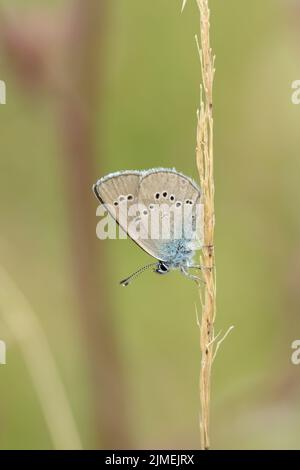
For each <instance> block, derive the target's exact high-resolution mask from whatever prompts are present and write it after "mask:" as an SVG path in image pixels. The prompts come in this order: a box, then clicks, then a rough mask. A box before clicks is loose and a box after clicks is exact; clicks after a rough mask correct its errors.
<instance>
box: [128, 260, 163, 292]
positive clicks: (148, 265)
mask: <svg viewBox="0 0 300 470" xmlns="http://www.w3.org/2000/svg"><path fill="white" fill-rule="evenodd" d="M153 266H157V263H151V264H147V265H146V266H143V267H142V268H141V269H139V270H138V271H136V272H135V273H133V274H131V275H130V276H128V277H126V279H123V280H122V281H120V284H121V286H124V287H126V286H128V284H129V283H130V282H131V281H133V279H135V278H136V277H137V276H139V275H140V274H142V273H143V272H144V271H146V270H147V269H150V268H152V267H153Z"/></svg>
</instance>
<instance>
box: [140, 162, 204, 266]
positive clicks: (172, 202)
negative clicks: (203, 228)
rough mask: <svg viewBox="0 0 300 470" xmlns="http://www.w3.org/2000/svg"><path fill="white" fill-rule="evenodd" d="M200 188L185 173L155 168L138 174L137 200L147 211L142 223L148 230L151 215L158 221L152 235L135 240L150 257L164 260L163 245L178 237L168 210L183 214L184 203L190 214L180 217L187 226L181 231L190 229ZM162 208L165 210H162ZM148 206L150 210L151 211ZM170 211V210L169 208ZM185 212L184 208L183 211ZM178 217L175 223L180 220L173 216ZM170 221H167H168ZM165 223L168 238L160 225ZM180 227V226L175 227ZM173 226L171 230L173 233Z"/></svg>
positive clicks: (187, 231) (189, 230)
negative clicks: (156, 208)
mask: <svg viewBox="0 0 300 470" xmlns="http://www.w3.org/2000/svg"><path fill="white" fill-rule="evenodd" d="M200 196H201V192H200V188H199V187H198V186H197V185H196V183H195V182H194V181H193V180H191V179H190V178H188V177H187V176H185V175H183V174H181V173H178V172H177V171H176V170H172V169H165V168H158V169H153V170H149V171H147V172H146V173H145V174H144V175H142V177H141V180H140V183H139V188H138V194H137V200H138V203H139V204H143V205H144V206H145V207H146V210H147V211H148V214H147V216H146V215H145V217H144V218H143V220H142V222H143V223H144V224H145V225H146V226H147V229H148V231H149V232H150V230H151V227H153V225H151V223H152V222H151V218H152V219H153V217H156V219H155V223H156V224H157V223H158V233H157V231H156V236H155V237H153V236H150V235H149V237H148V238H147V239H142V240H140V241H139V244H140V246H141V247H142V248H143V249H144V250H145V251H147V252H148V253H149V254H151V255H152V256H153V257H155V258H157V259H159V260H161V261H168V259H167V258H168V256H167V253H166V251H165V250H164V246H165V245H166V244H168V242H170V239H171V240H172V239H174V238H175V237H177V236H178V233H179V232H180V231H179V232H178V231H177V230H176V229H177V228H178V227H176V222H175V226H174V224H172V220H171V221H170V220H168V217H170V215H168V214H170V212H169V209H170V208H172V210H174V214H176V210H177V209H178V211H179V210H180V211H181V213H183V212H182V211H183V210H186V207H184V206H186V205H188V209H189V211H190V217H187V218H185V219H184V221H185V223H186V224H187V225H190V227H188V226H186V227H185V229H184V230H183V232H184V233H185V234H187V233H189V232H192V230H193V228H192V224H193V221H194V219H195V217H196V215H195V214H196V213H195V210H196V204H198V203H199V202H200ZM158 205H159V213H158V214H157V213H156V214H155V208H154V209H153V206H154V207H158ZM164 207H165V209H166V210H164ZM151 209H152V210H151ZM171 213H172V211H171ZM187 213H188V211H187ZM177 220H179V222H178V223H182V220H183V219H181V218H180V217H179V218H177V219H176V221H177ZM170 222H171V223H170ZM166 224H169V227H170V229H171V232H169V237H167V238H165V234H164V230H163V227H164V225H166ZM179 228H180V229H181V230H182V227H179ZM174 229H175V232H176V233H174Z"/></svg>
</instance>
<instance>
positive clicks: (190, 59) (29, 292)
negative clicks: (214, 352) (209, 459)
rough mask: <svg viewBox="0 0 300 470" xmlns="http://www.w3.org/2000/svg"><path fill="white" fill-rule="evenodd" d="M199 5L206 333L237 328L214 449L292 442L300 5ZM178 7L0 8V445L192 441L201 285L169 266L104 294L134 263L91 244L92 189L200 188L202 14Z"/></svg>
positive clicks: (135, 255)
mask: <svg viewBox="0 0 300 470" xmlns="http://www.w3.org/2000/svg"><path fill="white" fill-rule="evenodd" d="M210 3H211V13H212V31H211V34H212V44H213V48H214V51H215V54H216V56H217V60H216V68H217V74H216V83H215V96H214V106H215V107H214V109H215V180H216V222H217V225H216V255H217V278H218V279H217V280H218V288H217V291H218V300H217V306H218V313H217V324H216V332H218V331H219V330H221V329H222V331H223V332H225V331H226V330H227V329H228V327H230V326H231V325H234V326H235V329H234V331H233V332H232V333H231V335H230V336H229V337H228V338H227V340H226V341H225V342H224V343H223V345H222V347H221V349H220V352H219V354H218V356H217V359H216V361H215V363H214V371H213V390H212V394H213V395H212V396H213V398H212V423H211V427H212V446H213V448H223V449H224V448H225V449H255V448H257V449H266V448H273V449H279V448H300V402H299V392H300V366H298V367H297V366H294V365H292V364H291V360H290V358H291V352H292V350H291V343H292V341H294V340H295V339H300V320H299V311H300V289H299V278H300V241H299V240H300V238H299V234H300V218H299V209H298V203H299V198H300V185H299V174H300V160H299V145H300V133H299V122H300V106H296V105H293V104H292V102H291V94H292V90H291V84H292V82H293V81H294V80H297V79H300V2H299V1H298V0H289V1H287V0H264V1H263V2H262V1H261V0H252V1H251V2H245V1H241V0H226V2H224V1H218V0H211V2H210ZM180 10H181V0H152V1H151V2H150V1H146V0H144V1H140V0H107V1H104V0H101V1H97V2H95V1H94V0H91V1H82V0H73V1H71V0H70V1H69V2H63V1H60V2H58V1H57V2H53V0H52V1H50V0H47V1H45V0H43V1H41V0H39V1H33V0H30V1H29V0H26V2H25V1H21V0H18V1H17V0H10V1H8V0H7V1H3V0H2V2H1V8H0V30H1V32H0V79H1V80H5V82H6V86H7V104H6V105H1V106H0V122H1V134H0V135H1V137H0V151H1V171H0V194H1V197H0V213H1V234H0V242H1V243H0V266H1V269H0V297H1V300H0V339H1V340H4V341H5V342H6V344H7V364H6V365H0V421H1V426H0V448H2V449H19V448H21V449H29V448H30V449H40V448H47V449H48V448H50V449H52V448H64V447H78V446H79V442H78V439H79V438H78V434H79V436H80V440H81V445H82V447H84V448H101V447H104V448H122V447H125V448H126V447H127V448H150V449H151V448H157V449H159V448H161V449H163V448H169V449H170V448H174V449H175V448H178V449H180V448H183V449H184V448H198V447H199V427H198V410H199V403H198V395H199V393H198V376H199V364H200V355H199V338H198V329H197V325H196V319H195V302H196V303H197V302H198V294H197V290H196V288H195V286H194V284H193V283H192V282H188V281H187V280H185V279H184V278H182V276H180V275H179V274H178V273H172V274H171V275H169V276H166V277H163V278H161V277H159V276H155V275H152V274H151V273H147V274H145V275H144V276H143V277H141V278H140V279H138V280H137V281H136V282H135V283H134V284H133V285H131V286H130V287H128V289H123V288H121V287H119V285H118V281H119V280H120V279H121V278H123V277H124V276H126V275H128V274H130V273H131V272H133V271H134V270H135V269H136V268H137V267H139V266H142V265H143V264H146V263H147V262H148V261H149V257H147V255H146V254H145V253H143V252H142V251H141V250H138V249H137V247H136V246H135V245H134V244H133V243H131V242H130V241H128V240H112V241H99V240H96V235H95V228H96V224H97V218H96V214H95V211H96V207H97V202H96V200H95V198H94V196H93V194H92V191H91V186H92V183H93V182H95V181H96V180H97V179H98V178H99V177H100V176H102V175H104V174H106V173H108V172H111V171H116V170H122V169H142V168H151V167H156V166H165V167H170V166H171V167H173V166H175V167H176V168H177V169H178V170H180V171H182V172H184V173H186V174H187V175H190V176H192V177H194V178H196V179H197V172H196V165H195V157H194V154H195V126H196V107H197V105H198V102H199V82H200V68H199V63H198V56H197V51H196V47H195V41H194V35H195V33H197V32H198V26H199V25H198V13H197V8H196V5H195V2H194V1H192V0H190V1H189V2H188V4H187V7H186V9H185V11H184V13H183V14H180ZM23 297H25V298H26V302H28V304H29V305H24V302H25V299H24V298H23ZM26 302H25V303H26ZM44 335H45V336H44ZM47 345H48V346H49V349H50V351H51V354H52V356H51V358H50V359H49V355H48V354H49V350H48V346H47ZM26 351H30V353H28V354H27V353H26ZM45 357H46V358H48V362H47V361H46V362H44V359H45ZM49 361H50V364H51V367H52V366H53V367H54V362H55V368H56V369H55V370H54V371H52V369H51V371H50V369H48V367H50V366H49ZM49 371H50V372H49ZM53 377H54V378H55V380H59V382H57V383H56V385H55V384H54V385H53V384H52V378H53ZM61 387H63V388H64V390H65V397H64V392H63V390H62V389H61ZM58 391H59V392H61V393H58ZM65 399H66V400H67V402H66V401H65ZM45 410H46V411H45ZM47 410H48V411H47ZM60 410H63V412H62V413H61V412H60ZM66 410H69V411H70V412H71V413H72V415H73V420H72V418H71V417H70V416H69V415H68V411H66ZM73 421H74V422H73ZM49 423H50V424H49ZM51 423H52V424H51ZM75 428H76V429H77V431H76V430H75ZM57 429H60V430H61V436H60V434H59V432H58V431H57Z"/></svg>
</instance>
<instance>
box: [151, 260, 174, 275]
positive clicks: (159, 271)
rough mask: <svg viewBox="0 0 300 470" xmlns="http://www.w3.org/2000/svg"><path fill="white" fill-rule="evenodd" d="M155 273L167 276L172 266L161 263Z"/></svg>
mask: <svg viewBox="0 0 300 470" xmlns="http://www.w3.org/2000/svg"><path fill="white" fill-rule="evenodd" d="M154 271H155V272H156V273H157V274H167V273H168V272H169V271H170V266H169V265H168V263H166V262H164V261H159V262H158V264H157V266H156V269H155V270H154Z"/></svg>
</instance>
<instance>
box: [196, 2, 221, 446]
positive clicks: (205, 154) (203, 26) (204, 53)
mask: <svg viewBox="0 0 300 470" xmlns="http://www.w3.org/2000/svg"><path fill="white" fill-rule="evenodd" d="M196 1H197V5H198V8H199V12H200V44H199V41H198V38H197V37H196V41H197V46H198V51H199V56H200V63H201V71H202V86H201V100H200V109H199V110H198V113H197V117H198V120H197V147H196V162H197V168H198V172H199V178H200V185H201V188H202V203H203V206H204V247H203V250H202V253H201V256H200V258H201V259H200V263H201V265H203V266H204V269H203V276H204V280H205V285H204V286H201V287H200V288H199V289H200V300H201V305H202V318H201V322H200V323H199V330H200V348H201V368H200V404H201V418H200V432H201V449H209V448H210V435H209V421H210V388H211V369H212V363H213V359H214V342H215V336H214V322H215V316H216V270H215V253H214V227H215V209H214V194H215V187H214V172H213V169H214V168H213V82H214V74H215V68H214V61H215V58H214V56H213V54H212V49H211V46H210V10H209V4H208V0H196ZM200 45H201V48H200Z"/></svg>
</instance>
